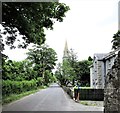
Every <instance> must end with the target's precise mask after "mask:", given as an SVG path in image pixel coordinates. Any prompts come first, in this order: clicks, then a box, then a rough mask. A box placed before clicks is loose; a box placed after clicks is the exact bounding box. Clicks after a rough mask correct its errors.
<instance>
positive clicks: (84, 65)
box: [76, 60, 92, 86]
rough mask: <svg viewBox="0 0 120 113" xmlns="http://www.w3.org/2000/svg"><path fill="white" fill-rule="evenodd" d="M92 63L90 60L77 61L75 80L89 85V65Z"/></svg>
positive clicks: (83, 84)
mask: <svg viewBox="0 0 120 113" xmlns="http://www.w3.org/2000/svg"><path fill="white" fill-rule="evenodd" d="M91 64H92V62H91V61H88V60H83V61H79V62H77V65H76V73H77V80H79V81H80V83H81V85H82V86H89V85H90V69H89V66H90V65H91Z"/></svg>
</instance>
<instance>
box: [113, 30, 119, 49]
mask: <svg viewBox="0 0 120 113" xmlns="http://www.w3.org/2000/svg"><path fill="white" fill-rule="evenodd" d="M112 43H113V46H112V48H113V49H118V48H120V31H118V32H117V33H116V34H114V36H113V40H112Z"/></svg>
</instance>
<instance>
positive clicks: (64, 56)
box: [63, 40, 69, 59]
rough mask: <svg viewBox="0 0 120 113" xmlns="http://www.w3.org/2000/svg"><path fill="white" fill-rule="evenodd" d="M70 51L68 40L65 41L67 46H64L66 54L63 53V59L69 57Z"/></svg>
mask: <svg viewBox="0 0 120 113" xmlns="http://www.w3.org/2000/svg"><path fill="white" fill-rule="evenodd" d="M68 55H69V52H68V45H67V40H66V42H65V48H64V54H63V59H66V58H68Z"/></svg>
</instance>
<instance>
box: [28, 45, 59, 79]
mask: <svg viewBox="0 0 120 113" xmlns="http://www.w3.org/2000/svg"><path fill="white" fill-rule="evenodd" d="M27 55H28V57H27V59H29V60H30V61H31V62H32V63H33V64H34V67H33V68H34V70H36V71H38V75H37V76H43V77H44V73H45V70H49V71H50V72H51V71H52V69H54V66H55V65H56V63H55V62H56V61H57V56H56V52H55V51H54V50H53V49H52V48H50V47H49V46H47V45H41V46H36V45H34V47H33V49H29V52H28V53H27Z"/></svg>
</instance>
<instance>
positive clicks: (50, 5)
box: [2, 2, 69, 48]
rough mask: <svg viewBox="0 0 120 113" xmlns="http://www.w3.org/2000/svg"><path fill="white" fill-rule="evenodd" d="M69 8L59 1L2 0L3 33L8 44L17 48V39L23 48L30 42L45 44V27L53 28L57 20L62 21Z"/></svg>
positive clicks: (19, 45)
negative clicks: (6, 0)
mask: <svg viewBox="0 0 120 113" xmlns="http://www.w3.org/2000/svg"><path fill="white" fill-rule="evenodd" d="M68 10H69V7H68V6H66V5H65V4H63V3H58V2H37V3H36V2H2V26H3V27H4V31H3V32H2V34H3V35H5V36H6V40H5V42H6V44H7V45H9V46H10V47H11V48H15V45H14V43H15V41H18V42H19V44H18V47H22V48H26V47H27V46H28V44H30V43H34V44H38V45H41V44H43V43H44V42H45V33H44V28H47V29H48V28H50V29H53V24H54V23H55V21H59V22H62V21H63V17H65V13H66V12H67V11H68ZM18 35H21V37H19V39H17V36H18ZM21 40H23V42H22V41H21ZM2 42H3V40H2ZM21 42H22V43H21ZM3 46H4V45H3ZM3 46H2V47H3Z"/></svg>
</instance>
